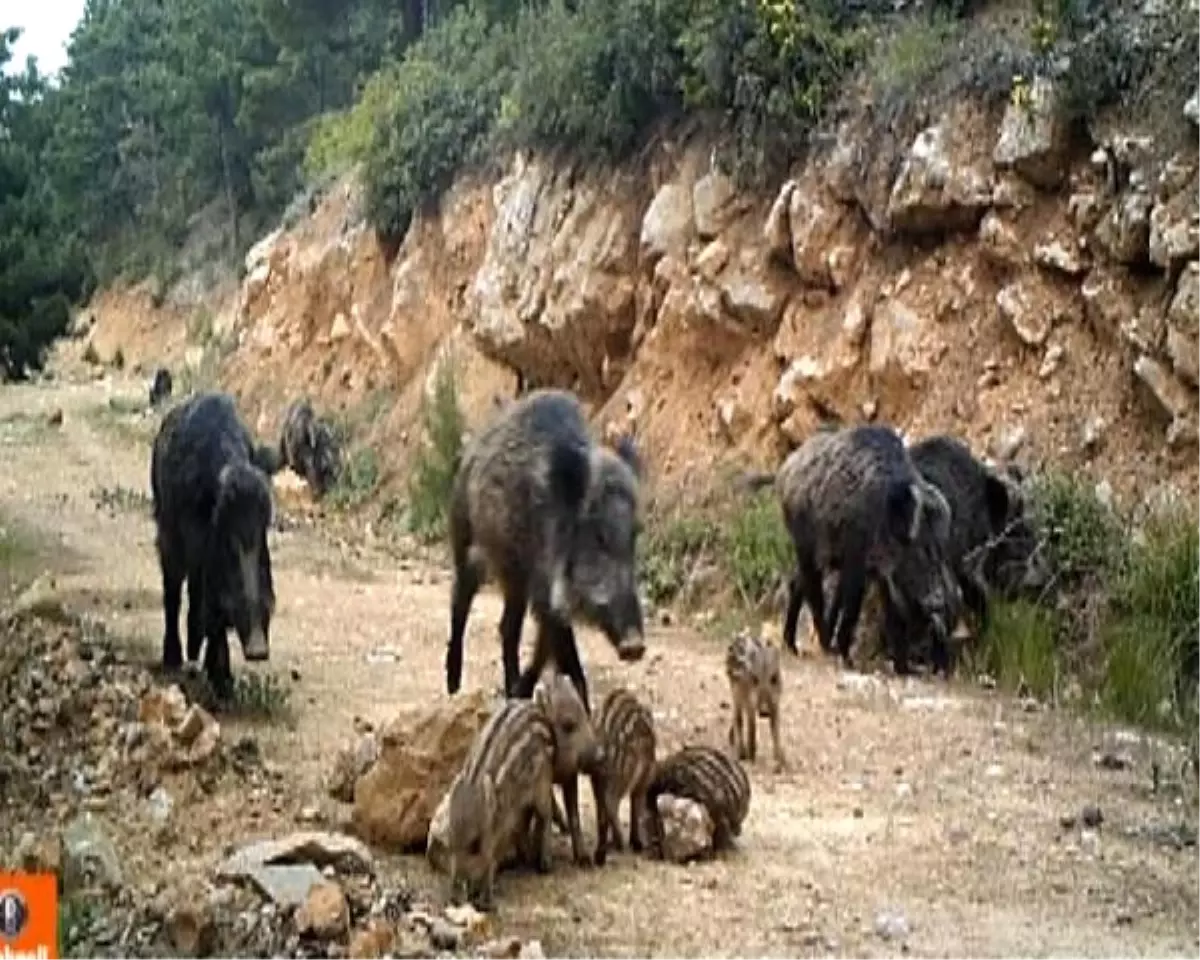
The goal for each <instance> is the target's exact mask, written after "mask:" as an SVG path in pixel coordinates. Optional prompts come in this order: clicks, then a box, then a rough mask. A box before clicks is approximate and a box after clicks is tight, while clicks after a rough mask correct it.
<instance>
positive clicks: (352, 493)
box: [329, 447, 383, 508]
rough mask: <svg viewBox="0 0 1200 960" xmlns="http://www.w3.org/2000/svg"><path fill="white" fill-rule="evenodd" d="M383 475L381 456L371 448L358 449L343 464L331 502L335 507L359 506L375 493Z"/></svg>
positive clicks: (331, 494) (330, 492) (331, 492)
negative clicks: (380, 462) (380, 463)
mask: <svg viewBox="0 0 1200 960" xmlns="http://www.w3.org/2000/svg"><path fill="white" fill-rule="evenodd" d="M382 474H383V471H382V469H381V468H380V465H379V454H377V453H376V452H375V451H374V450H373V449H372V448H370V447H358V448H357V449H355V450H353V451H352V452H351V453H350V455H349V456H348V457H346V459H345V462H344V463H343V464H342V470H341V473H340V474H339V475H338V482H337V485H336V486H335V487H334V488H333V489H332V490H330V491H329V502H330V503H332V504H333V505H334V506H335V507H342V508H346V507H354V506H357V505H358V504H360V503H362V502H363V501H364V500H366V499H367V498H368V497H369V496H370V495H371V494H372V493H374V492H375V490H376V488H377V487H378V486H379V481H380V479H381V477H382Z"/></svg>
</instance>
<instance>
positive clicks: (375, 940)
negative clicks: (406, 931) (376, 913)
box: [346, 917, 396, 960]
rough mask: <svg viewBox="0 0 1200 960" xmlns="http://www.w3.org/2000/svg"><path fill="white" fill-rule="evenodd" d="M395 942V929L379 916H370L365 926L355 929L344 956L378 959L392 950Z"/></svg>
mask: <svg viewBox="0 0 1200 960" xmlns="http://www.w3.org/2000/svg"><path fill="white" fill-rule="evenodd" d="M395 942H396V931H395V930H394V929H393V928H392V925H391V924H389V923H387V922H386V921H385V920H382V919H380V918H379V917H372V918H371V920H370V921H368V923H367V926H366V927H365V928H364V929H362V930H357V931H355V933H354V935H353V936H352V937H351V938H350V944H349V946H347V947H346V956H348V957H350V958H352V960H378V958H380V957H383V956H385V955H387V954H389V953H391V952H392V947H393V946H394V945H395Z"/></svg>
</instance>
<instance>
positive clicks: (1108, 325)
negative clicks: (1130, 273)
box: [1079, 267, 1137, 338]
mask: <svg viewBox="0 0 1200 960" xmlns="http://www.w3.org/2000/svg"><path fill="white" fill-rule="evenodd" d="M1079 293H1080V296H1081V297H1082V298H1083V304H1084V316H1085V317H1086V318H1087V321H1088V323H1089V324H1090V325H1091V327H1092V330H1093V331H1094V332H1095V333H1096V335H1097V336H1098V337H1101V338H1115V337H1116V336H1117V334H1118V333H1119V331H1120V330H1121V328H1122V327H1123V326H1125V325H1126V324H1127V323H1128V322H1129V320H1130V318H1132V317H1133V316H1134V315H1135V314H1136V312H1137V309H1136V307H1135V305H1134V302H1133V297H1132V296H1131V294H1130V292H1129V288H1128V286H1127V284H1126V283H1125V281H1124V279H1123V277H1122V276H1121V274H1119V273H1117V272H1115V271H1113V270H1111V269H1108V268H1103V267H1096V268H1095V269H1093V270H1092V271H1091V272H1090V273H1089V274H1088V275H1087V277H1085V278H1084V281H1083V284H1082V286H1080V288H1079Z"/></svg>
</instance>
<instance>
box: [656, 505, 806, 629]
mask: <svg viewBox="0 0 1200 960" xmlns="http://www.w3.org/2000/svg"><path fill="white" fill-rule="evenodd" d="M652 517H653V514H652ZM638 558H639V578H640V580H641V583H642V584H643V586H644V588H645V590H646V592H647V596H648V597H649V598H650V600H651V601H652V602H653V603H655V604H669V603H671V602H673V601H675V600H677V599H679V598H680V596H681V595H682V594H683V592H684V588H685V587H686V586H687V584H688V581H689V578H690V577H691V576H692V574H693V571H695V570H696V569H697V567H698V566H699V565H701V564H712V565H713V566H715V567H716V570H717V574H718V576H719V581H720V583H721V584H728V585H729V587H730V588H732V593H733V596H732V599H733V601H734V605H735V606H736V607H738V608H740V609H741V610H742V611H751V610H758V609H760V608H761V607H762V606H763V604H764V602H765V601H767V600H768V599H769V598H770V597H771V595H772V593H773V591H774V589H775V586H776V585H777V584H778V583H779V578H780V575H781V574H783V573H784V572H785V571H787V570H788V569H790V567H791V566H792V564H793V563H794V562H795V558H794V554H793V551H792V543H791V540H790V538H789V537H788V534H787V529H786V528H785V527H784V525H783V521H782V518H781V517H780V515H779V505H778V504H777V503H776V502H775V500H774V498H773V497H772V496H771V495H770V494H769V493H768V492H760V493H758V494H754V495H751V496H749V497H746V496H745V495H739V496H737V497H736V498H735V499H733V500H730V501H726V502H724V503H721V504H720V505H718V506H715V507H712V508H710V509H707V510H701V511H697V512H696V513H671V514H668V515H667V516H666V517H662V518H654V519H652V520H651V522H650V523H649V524H648V527H647V531H646V534H645V536H644V537H643V538H642V541H641V544H640V546H639V547H638ZM722 592H723V591H722Z"/></svg>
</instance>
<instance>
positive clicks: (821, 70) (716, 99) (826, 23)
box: [679, 0, 865, 183]
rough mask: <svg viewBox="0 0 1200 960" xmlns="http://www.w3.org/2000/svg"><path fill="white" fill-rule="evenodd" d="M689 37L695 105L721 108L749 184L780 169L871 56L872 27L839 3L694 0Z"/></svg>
mask: <svg viewBox="0 0 1200 960" xmlns="http://www.w3.org/2000/svg"><path fill="white" fill-rule="evenodd" d="M682 6H683V10H684V11H685V14H686V15H685V19H684V25H683V27H682V30H681V33H680V37H679V44H680V47H681V49H682V52H683V60H684V70H683V75H682V76H681V77H680V86H681V88H682V90H683V92H684V96H685V100H686V102H687V104H688V105H689V106H694V107H700V108H708V109H716V110H719V111H720V112H721V113H722V115H723V116H724V118H725V126H726V132H727V133H728V134H729V135H730V136H731V137H732V139H733V147H732V150H733V159H734V169H735V172H736V173H737V174H738V175H739V179H740V180H742V181H743V182H749V183H761V182H763V181H764V180H766V179H769V178H773V177H777V176H778V175H780V174H781V173H782V172H783V171H784V170H786V168H787V166H788V165H789V164H790V163H791V162H792V161H793V160H794V159H795V158H796V156H797V155H798V153H799V151H800V150H801V149H802V147H803V145H804V142H805V139H806V137H807V134H808V132H809V131H810V130H811V129H812V128H813V126H814V125H815V124H816V122H817V121H818V120H819V119H820V118H821V116H822V115H823V114H824V111H825V109H826V107H828V106H829V105H830V103H831V102H832V101H833V99H834V97H835V96H836V95H837V92H838V88H839V86H840V84H841V82H842V80H843V78H844V77H845V76H846V75H847V73H848V71H849V70H850V69H851V68H852V67H853V66H854V65H855V63H856V62H857V60H858V58H859V57H860V55H861V54H862V52H863V50H864V45H865V35H864V34H863V33H862V32H861V31H860V30H859V29H857V26H856V25H855V24H854V23H853V21H850V20H848V19H847V18H845V17H843V16H842V15H840V13H839V10H838V5H837V4H835V3H827V2H822V0H810V2H807V3H794V2H791V0H745V2H741V3H728V2H725V0H690V2H687V3H685V4H683V5H682Z"/></svg>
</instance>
